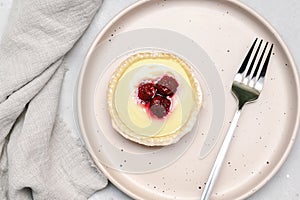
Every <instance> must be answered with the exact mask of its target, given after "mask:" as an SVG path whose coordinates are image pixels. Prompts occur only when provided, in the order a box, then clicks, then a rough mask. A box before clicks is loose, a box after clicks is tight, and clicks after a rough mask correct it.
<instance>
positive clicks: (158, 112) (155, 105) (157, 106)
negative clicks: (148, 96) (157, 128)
mask: <svg viewBox="0 0 300 200" xmlns="http://www.w3.org/2000/svg"><path fill="white" fill-rule="evenodd" d="M170 106H171V101H170V100H169V99H167V98H166V97H162V96H155V97H154V98H153V99H152V100H151V102H150V111H151V112H152V114H153V115H155V116H156V117H158V118H163V117H164V116H166V115H167V114H168V113H169V110H170Z"/></svg>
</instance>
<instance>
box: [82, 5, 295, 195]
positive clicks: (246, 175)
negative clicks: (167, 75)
mask: <svg viewBox="0 0 300 200" xmlns="http://www.w3.org/2000/svg"><path fill="white" fill-rule="evenodd" d="M144 28H150V29H164V30H169V31H172V32H173V33H178V34H180V35H182V36H184V37H186V38H189V39H190V41H192V43H193V44H194V45H198V46H199V49H200V50H201V49H203V50H204V51H205V53H206V54H207V57H206V56H205V53H204V52H201V51H199V55H202V58H203V59H207V58H209V59H210V60H211V61H212V62H208V64H207V65H205V66H209V67H211V66H213V67H214V70H215V72H216V74H217V75H216V76H215V77H210V76H205V73H204V72H203V71H202V70H201V68H198V66H194V68H196V71H197V70H198V72H197V73H198V74H199V76H198V77H199V79H200V82H201V83H203V85H202V86H203V87H204V92H205V94H204V105H203V109H202V110H201V113H200V116H201V118H200V119H199V124H200V125H199V127H196V129H195V130H194V132H193V134H191V135H190V136H187V138H185V139H183V142H182V143H179V144H175V145H173V146H172V148H170V149H169V150H168V151H169V153H170V155H171V154H172V151H174V154H175V152H177V150H178V148H179V147H180V148H182V146H180V145H182V144H184V141H186V142H187V145H186V148H182V152H181V153H179V154H178V155H177V157H176V158H174V159H173V160H170V161H169V162H168V163H167V164H166V163H164V166H159V165H158V166H157V167H156V168H152V169H145V171H144V172H143V171H142V170H141V166H143V165H142V163H141V165H139V163H138V161H136V162H134V165H133V166H131V167H132V168H131V171H130V170H122V167H125V166H127V164H128V160H127V157H126V155H129V154H130V153H131V154H132V155H133V158H129V157H128V159H135V158H136V159H142V158H139V157H141V156H140V155H144V154H145V152H148V153H149V152H150V153H151V152H152V153H153V154H155V153H156V155H157V156H159V153H157V152H159V150H158V149H156V148H153V149H148V148H145V149H143V148H140V147H139V146H138V145H135V144H133V143H130V142H127V141H126V140H124V139H123V138H122V137H120V136H118V134H116V133H115V132H114V131H113V130H112V128H111V124H110V119H109V116H108V114H107V109H106V107H105V106H104V105H105V104H104V103H103V99H105V98H106V97H105V96H106V87H105V84H107V81H108V80H109V75H110V74H112V73H113V71H114V69H115V67H116V65H117V63H118V62H119V60H120V58H122V56H123V57H124V55H125V54H126V53H128V52H125V53H124V52H119V54H116V55H117V56H118V57H116V58H113V59H112V60H111V61H110V62H111V63H110V64H109V65H106V66H102V65H100V63H101V62H102V61H103V60H105V58H107V56H106V54H105V53H102V54H98V53H97V52H99V49H101V48H102V49H103V48H104V47H105V49H104V51H103V52H106V53H107V52H114V51H117V49H109V45H108V46H107V45H106V44H107V43H108V42H112V41H113V40H114V39H115V38H118V35H120V36H121V35H122V34H124V33H125V32H130V31H134V30H140V29H144ZM255 37H259V38H263V39H265V40H268V41H270V42H272V43H274V44H275V49H274V54H273V56H272V58H271V63H270V68H269V70H268V73H267V80H266V82H265V88H264V90H263V92H262V95H261V96H260V98H259V100H258V101H257V102H256V103H253V104H249V105H247V107H245V109H244V112H243V114H242V116H241V119H240V121H239V125H238V127H237V129H236V132H235V136H234V139H233V141H232V144H231V147H230V149H229V152H228V155H227V157H226V159H225V164H224V167H223V169H222V170H221V174H220V177H219V180H218V182H217V184H216V186H215V189H214V192H213V196H212V199H222V200H226V199H229V200H231V199H243V198H246V197H247V196H249V195H251V194H253V193H254V192H255V191H257V190H258V189H259V188H261V187H262V186H263V185H264V184H265V183H266V182H267V181H268V180H269V179H270V178H271V177H272V176H273V175H274V174H275V173H276V172H277V171H278V169H279V168H280V166H281V165H282V164H283V162H284V161H285V159H286V157H287V155H288V153H289V151H290V149H291V147H292V145H293V143H294V140H295V137H296V133H297V128H298V123H299V80H298V75H297V71H296V67H295V64H294V62H293V59H292V57H291V55H290V53H289V51H288V49H287V48H286V46H285V44H284V43H283V41H282V40H281V39H280V37H279V35H278V33H276V31H275V30H274V29H273V28H272V27H271V26H270V25H269V24H268V23H267V22H266V21H265V20H264V19H262V18H261V17H260V16H258V15H257V14H256V13H255V12H254V11H252V10H251V9H249V8H247V7H245V6H244V5H242V4H241V3H239V2H237V1H225V0H220V1H211V0H209V1H208V0H203V1H199V0H185V1H184V0H176V1H175V0H174V1H172V0H167V1H157V0H152V1H140V2H138V3H136V4H134V5H132V6H131V7H129V8H127V9H126V10H124V11H123V12H121V13H120V14H119V15H118V16H116V17H115V18H114V19H113V20H112V21H111V22H110V23H109V24H108V25H107V26H106V27H105V28H104V30H102V31H101V32H100V34H99V35H98V37H97V38H96V40H95V42H94V44H93V45H92V47H91V48H90V50H89V53H88V56H87V58H86V62H85V65H84V66H83V68H82V71H81V74H80V78H79V83H78V95H77V102H78V103H77V108H78V122H79V126H80V129H81V133H82V136H83V138H84V141H85V143H86V146H87V148H88V150H89V152H90V153H91V155H92V157H93V159H94V161H95V163H96V164H97V165H98V167H99V168H100V169H101V170H102V171H103V172H104V173H105V174H106V176H107V177H108V178H109V179H110V180H111V181H112V182H113V183H114V184H115V185H116V186H117V187H118V188H120V189H121V190H123V191H124V192H125V193H127V194H128V195H130V196H131V197H133V198H135V199H175V198H176V199H181V200H187V199H189V200H191V199H199V197H200V196H201V193H202V191H203V187H204V184H205V181H206V179H207V177H208V175H209V172H210V169H211V166H212V164H213V161H214V159H215V156H216V154H217V151H218V149H219V147H220V145H221V141H222V139H223V138H224V134H225V133H226V130H227V129H228V126H229V124H230V120H231V118H232V116H233V114H234V112H235V108H236V101H235V100H234V98H233V96H232V95H231V92H230V87H231V83H232V79H233V76H234V74H235V73H236V71H237V68H238V67H239V66H240V64H241V62H242V60H243V58H244V55H245V54H246V52H247V51H248V48H249V45H250V44H251V43H252V41H253V39H254V38H255ZM145 40H147V41H149V38H148V39H145ZM150 40H151V39H150ZM132 42H133V44H134V42H135V40H134V38H132ZM171 42H172V43H174V41H171ZM180 42H182V41H179V42H178V44H180ZM192 43H191V46H192ZM103 44H104V45H103ZM185 44H186V43H185ZM119 45H120V49H122V48H123V49H124V48H126V47H124V46H122V45H123V43H120V44H119ZM146 47H147V48H150V47H151V46H141V48H146ZM154 47H156V48H159V46H155V45H154ZM175 47H176V42H175V44H174V48H175ZM179 47H181V46H179ZM179 47H178V45H177V49H178V48H179ZM200 47H201V48H200ZM182 48H186V47H184V45H183V46H182ZM128 49H130V45H129V46H128ZM191 49H192V47H191ZM169 50H170V51H172V49H169ZM174 51H175V50H174ZM196 53H197V52H192V54H196ZM108 54H109V53H108ZM179 54H180V53H179ZM111 55H114V54H113V53H112V54H109V55H108V56H111ZM183 56H185V55H183ZM186 58H188V56H187V57H186ZM199 58H201V56H199ZM187 60H188V61H190V62H191V63H192V64H194V62H193V61H192V60H189V59H187ZM212 63H213V64H212ZM202 68H203V66H202ZM201 75H202V76H201ZM211 79H215V80H216V81H215V82H216V84H217V83H218V81H219V82H220V83H222V92H223V93H222V92H221V93H222V94H221V93H217V94H213V93H214V92H212V93H210V92H211V91H214V90H215V88H214V86H212V85H211V84H210V83H209V82H211ZM216 87H219V86H218V85H216ZM216 91H219V90H216ZM218 95H219V96H220V98H216V97H217V96H218ZM222 99H224V100H222ZM213 101H216V102H217V104H214V103H212V104H211V102H213ZM97 102H99V105H100V104H101V105H102V107H101V106H98V103H97ZM211 105H213V107H211ZM218 106H219V107H221V108H224V112H223V111H220V115H222V113H224V116H223V117H222V118H221V119H222V123H221V128H220V129H219V131H218V133H217V134H216V137H215V138H213V140H214V142H215V143H216V145H213V144H211V147H214V148H212V150H211V151H207V153H208V154H207V155H206V156H200V151H201V149H202V150H203V145H204V141H205V140H206V139H207V138H210V134H208V133H210V132H208V131H206V132H205V131H200V130H202V129H201V128H203V130H206V129H205V127H204V126H206V124H207V123H211V122H210V121H211V120H212V119H213V118H212V113H216V112H217V111H218ZM217 113H218V112H217ZM206 116H207V117H206ZM206 119H207V122H206ZM201 126H203V127H201ZM211 128H212V127H211ZM101 135H102V136H104V139H103V137H102V136H101ZM218 135H219V136H218ZM103 140H107V141H109V144H110V145H111V146H112V147H115V148H116V149H119V150H120V151H121V152H123V151H124V149H123V147H124V148H128V149H127V150H128V152H127V153H128V154H124V156H123V157H122V155H123V154H120V152H114V151H113V150H111V148H109V147H106V148H105V147H103V146H102V145H103V144H102V141H103ZM122 145H123V147H122ZM166 152H167V151H165V152H162V154H161V155H163V153H166ZM115 153H116V154H115ZM177 153H178V152H177ZM119 154H120V155H119ZM112 155H117V157H118V156H119V159H120V163H112V164H111V163H110V162H111V158H112V157H113V156H112ZM132 155H131V156H132ZM149 156H150V154H149ZM164 156H165V155H164ZM115 157H116V156H115ZM149 158H150V157H149ZM112 159H114V158H112ZM144 159H146V160H147V157H146V156H145V157H144ZM121 161H122V163H121ZM148 164H149V165H150V164H155V163H151V162H149V163H148ZM117 165H118V166H119V167H117ZM128 165H129V164H128ZM135 166H136V167H137V169H136V173H135V171H134V167H135ZM139 167H140V168H139Z"/></svg>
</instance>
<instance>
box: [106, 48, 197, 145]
mask: <svg viewBox="0 0 300 200" xmlns="http://www.w3.org/2000/svg"><path fill="white" fill-rule="evenodd" d="M170 85H171V86H170ZM107 102H108V111H109V113H110V116H111V121H112V126H113V128H114V129H115V130H116V131H117V132H118V133H119V134H121V135H122V136H124V137H125V138H127V139H129V140H131V141H134V142H137V143H139V144H143V145H147V146H165V145H170V144H173V143H176V142H177V141H179V139H180V138H182V137H183V136H184V135H185V134H187V133H188V132H190V131H191V130H192V128H193V127H194V125H195V123H196V121H197V115H198V113H199V111H200V108H201V105H202V91H201V87H200V85H199V82H198V81H197V80H196V78H195V76H194V73H193V71H192V68H191V67H190V66H189V65H188V64H187V62H185V61H184V60H183V59H181V58H179V57H178V56H177V55H175V54H172V53H169V52H163V51H159V52H139V53H135V54H132V55H130V56H129V57H127V58H126V59H125V60H124V61H123V62H122V63H121V64H120V66H119V67H118V68H117V69H116V71H115V72H114V73H113V75H112V77H111V80H110V83H109V86H108V90H107ZM164 109H165V110H164Z"/></svg>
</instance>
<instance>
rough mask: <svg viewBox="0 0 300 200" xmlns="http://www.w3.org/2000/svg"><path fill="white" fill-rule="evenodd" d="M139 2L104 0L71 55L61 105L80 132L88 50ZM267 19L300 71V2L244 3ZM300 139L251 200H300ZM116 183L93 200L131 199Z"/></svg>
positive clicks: (7, 4)
mask: <svg viewBox="0 0 300 200" xmlns="http://www.w3.org/2000/svg"><path fill="white" fill-rule="evenodd" d="M136 1H137V0H104V3H103V6H102V8H101V10H100V11H99V13H98V14H97V15H96V17H95V20H94V21H93V23H92V24H91V26H90V27H89V29H88V30H87V32H86V34H85V35H84V36H83V37H82V38H81V40H80V41H79V42H78V43H77V44H76V46H75V47H74V49H73V50H72V51H71V52H70V53H69V54H68V55H67V57H66V60H65V63H66V65H67V67H68V71H67V73H66V77H65V81H64V85H63V94H62V100H61V105H60V111H59V112H60V114H61V115H62V116H63V117H64V119H65V120H66V121H67V123H68V124H69V126H70V127H71V128H73V129H74V132H75V133H77V132H76V127H75V126H74V116H73V114H74V111H73V106H72V102H73V95H74V88H75V84H76V78H77V76H78V73H79V69H80V66H81V64H82V62H83V59H84V56H85V54H86V52H87V49H88V47H89V46H90V45H91V43H92V41H93V39H94V38H95V37H96V35H97V33H98V32H99V31H100V30H101V28H102V27H103V26H104V25H105V24H106V23H107V22H108V21H109V20H110V19H111V18H112V17H113V16H114V15H116V14H117V13H118V12H119V11H120V10H122V9H124V8H126V7H127V6H128V5H130V4H132V3H134V2H136ZM241 1H242V2H244V3H245V4H246V5H248V6H250V7H252V8H253V9H255V10H256V11H257V12H258V13H259V14H261V15H262V16H263V17H265V18H266V19H267V20H268V21H269V22H270V23H271V24H272V25H273V26H274V27H275V29H276V30H277V31H278V32H279V34H280V35H281V37H282V39H283V40H284V41H285V42H286V44H287V46H288V47H289V49H290V51H291V53H292V55H293V56H294V59H295V61H296V64H297V66H298V70H299V71H300V37H299V33H300V25H299V24H300V12H299V10H300V1H299V0H285V1H283V0H264V1H262V0H241ZM11 4H12V0H0V38H1V35H2V33H3V31H4V29H5V24H6V23H7V21H8V18H9V11H10V8H11ZM299 158H300V136H298V137H297V139H296V142H295V145H294V147H293V149H292V151H291V153H290V155H289V157H288V159H287V161H286V163H285V164H284V165H283V167H282V168H281V169H280V170H279V172H278V173H277V174H276V175H275V176H274V177H273V178H272V179H271V181H270V182H269V183H268V184H267V185H266V186H264V187H263V188H262V189H261V190H259V191H258V192H257V193H255V194H254V195H252V196H251V197H250V198H249V199H248V200H300V162H299ZM129 199H131V198H129V197H127V196H126V195H125V194H123V193H122V192H120V191H119V190H118V189H117V188H115V187H114V186H113V185H112V184H109V186H108V187H107V188H105V189H104V190H102V191H100V192H98V193H96V194H95V195H93V196H92V197H91V198H90V200H129Z"/></svg>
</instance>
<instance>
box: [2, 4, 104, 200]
mask: <svg viewBox="0 0 300 200" xmlns="http://www.w3.org/2000/svg"><path fill="white" fill-rule="evenodd" d="M101 3H102V0H43V1H41V0H15V1H14V2H13V6H12V9H11V15H10V18H9V20H10V21H9V23H8V26H7V29H6V32H5V33H4V35H3V37H2V41H1V43H0V199H1V200H7V199H12V200H19V199H20V200H21V199H22V200H31V199H35V200H47V199H51V200H53V199H58V200H64V199H66V200H72V199H76V200H77V199H78V200H79V199H80V200H81V199H87V198H88V197H89V196H90V195H92V194H93V193H94V192H95V191H96V190H99V189H101V188H103V187H105V186H106V184H107V179H106V178H105V177H104V175H103V174H102V173H101V172H100V171H98V170H97V169H96V168H95V167H93V164H92V162H91V161H90V159H89V155H88V153H87V152H86V151H85V150H84V148H83V147H82V146H81V145H80V142H79V140H78V139H77V138H75V136H74V135H72V133H71V132H70V131H69V130H68V128H66V127H65V125H64V123H63V122H62V120H60V119H59V118H58V117H57V108H58V101H59V97H60V89H61V85H62V81H63V77H64V72H65V69H64V65H63V58H64V55H65V54H66V53H67V52H68V51H69V50H70V49H71V48H72V47H73V45H74V44H75V42H76V41H77V40H78V39H79V38H80V37H81V35H82V34H83V33H84V31H85V30H86V28H87V27H88V26H89V24H90V22H91V21H92V19H93V17H94V15H95V13H96V12H97V10H98V8H99V7H100V5H101Z"/></svg>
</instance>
